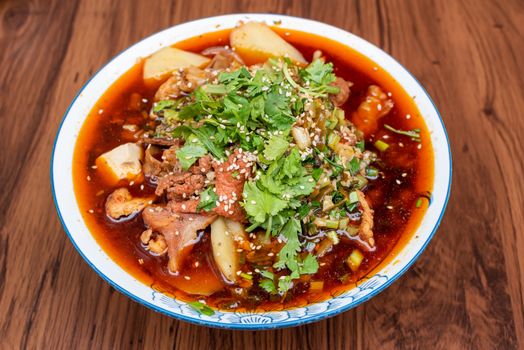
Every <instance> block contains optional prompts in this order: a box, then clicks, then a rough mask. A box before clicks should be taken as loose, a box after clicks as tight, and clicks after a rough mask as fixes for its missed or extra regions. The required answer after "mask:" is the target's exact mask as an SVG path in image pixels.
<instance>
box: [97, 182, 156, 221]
mask: <svg viewBox="0 0 524 350" xmlns="http://www.w3.org/2000/svg"><path fill="white" fill-rule="evenodd" d="M148 204H151V198H133V196H131V193H130V192H129V190H128V189H127V188H125V187H122V188H119V189H116V190H115V191H114V192H113V193H111V194H110V195H109V196H108V197H107V201H106V206H105V207H106V214H107V216H109V217H110V218H112V219H115V220H117V219H119V218H121V217H123V216H129V215H131V214H136V213H138V212H139V211H141V210H142V209H144V208H145V207H146V206H147V205H148Z"/></svg>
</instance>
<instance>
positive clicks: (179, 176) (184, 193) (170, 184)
mask: <svg viewBox="0 0 524 350" xmlns="http://www.w3.org/2000/svg"><path fill="white" fill-rule="evenodd" d="M204 181H205V178H204V176H203V175H195V174H191V173H190V172H185V173H176V174H169V175H166V176H163V177H161V178H160V179H159V180H158V185H157V188H156V190H155V194H156V195H157V196H161V195H162V194H163V193H164V192H165V193H166V194H167V198H168V199H170V200H171V199H185V198H189V197H190V196H191V195H193V194H197V193H198V192H199V191H200V190H201V189H203V188H204V185H205V183H204Z"/></svg>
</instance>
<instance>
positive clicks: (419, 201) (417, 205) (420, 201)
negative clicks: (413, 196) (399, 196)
mask: <svg viewBox="0 0 524 350" xmlns="http://www.w3.org/2000/svg"><path fill="white" fill-rule="evenodd" d="M421 206H422V198H419V199H417V202H416V203H415V207H416V208H420V207H421Z"/></svg>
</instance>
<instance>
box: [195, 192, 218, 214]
mask: <svg viewBox="0 0 524 350" xmlns="http://www.w3.org/2000/svg"><path fill="white" fill-rule="evenodd" d="M217 201H218V195H217V194H216V192H215V189H214V188H212V187H208V188H207V189H206V190H205V191H204V192H202V193H201V194H200V202H199V203H198V205H197V210H200V209H203V210H205V211H211V210H212V209H213V208H215V207H216V202H217Z"/></svg>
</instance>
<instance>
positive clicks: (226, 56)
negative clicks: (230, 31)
mask: <svg viewBox="0 0 524 350" xmlns="http://www.w3.org/2000/svg"><path fill="white" fill-rule="evenodd" d="M202 55H204V56H214V57H213V59H212V60H211V62H209V64H208V65H207V68H208V69H215V70H225V69H231V70H235V69H237V68H240V67H241V66H243V65H244V61H242V58H240V56H239V55H238V54H237V53H236V52H235V51H233V50H231V49H229V48H226V47H224V46H213V47H209V48H207V49H205V50H204V51H202Z"/></svg>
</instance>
